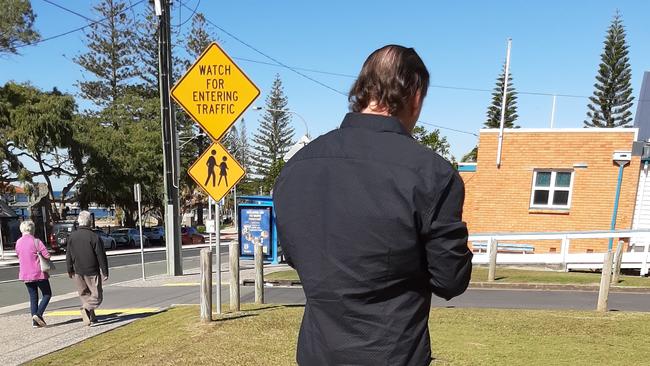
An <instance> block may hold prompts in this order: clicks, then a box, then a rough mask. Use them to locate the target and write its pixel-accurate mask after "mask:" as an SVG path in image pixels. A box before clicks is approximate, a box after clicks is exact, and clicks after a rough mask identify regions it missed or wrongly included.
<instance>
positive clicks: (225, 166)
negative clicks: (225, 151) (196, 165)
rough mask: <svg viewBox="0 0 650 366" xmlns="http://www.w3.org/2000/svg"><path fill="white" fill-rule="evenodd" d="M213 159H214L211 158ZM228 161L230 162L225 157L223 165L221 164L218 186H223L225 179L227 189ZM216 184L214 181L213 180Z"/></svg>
mask: <svg viewBox="0 0 650 366" xmlns="http://www.w3.org/2000/svg"><path fill="white" fill-rule="evenodd" d="M210 158H212V157H210ZM226 160H228V158H227V157H225V156H224V157H223V159H222V161H221V164H219V170H220V171H219V183H217V185H221V178H224V179H225V180H226V187H228V172H227V170H228V164H226ZM213 182H214V179H213ZM212 186H214V183H212Z"/></svg>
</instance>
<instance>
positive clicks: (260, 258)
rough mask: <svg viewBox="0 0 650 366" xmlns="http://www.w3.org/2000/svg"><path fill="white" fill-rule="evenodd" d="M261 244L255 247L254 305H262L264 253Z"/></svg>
mask: <svg viewBox="0 0 650 366" xmlns="http://www.w3.org/2000/svg"><path fill="white" fill-rule="evenodd" d="M262 249H263V247H262V245H261V244H259V245H257V244H256V245H255V303H256V304H264V253H263V251H262Z"/></svg>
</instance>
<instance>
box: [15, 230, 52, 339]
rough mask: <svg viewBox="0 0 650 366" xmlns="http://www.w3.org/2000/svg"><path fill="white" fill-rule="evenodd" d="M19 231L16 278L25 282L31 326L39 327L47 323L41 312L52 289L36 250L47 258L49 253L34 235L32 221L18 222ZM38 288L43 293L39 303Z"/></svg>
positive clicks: (43, 310) (48, 299) (45, 306)
mask: <svg viewBox="0 0 650 366" xmlns="http://www.w3.org/2000/svg"><path fill="white" fill-rule="evenodd" d="M20 232H22V233H23V235H22V236H21V237H20V239H18V241H17V242H16V254H18V262H19V263H20V271H19V274H18V279H19V280H21V281H23V282H25V286H27V291H28V292H29V302H30V305H31V312H32V327H34V328H40V327H44V326H46V325H47V324H46V323H45V320H43V313H44V312H45V308H47V304H48V303H49V302H50V298H51V297H52V289H51V288H50V280H49V279H48V278H49V275H48V274H47V273H45V272H42V271H41V265H40V261H39V259H38V254H37V252H40V253H41V255H42V256H43V257H45V258H49V257H50V253H49V252H48V251H47V248H45V245H44V244H43V242H42V241H40V240H39V239H37V238H36V237H35V236H34V223H33V222H32V221H30V220H26V221H23V222H22V223H21V224H20ZM39 289H40V290H41V293H42V294H43V297H42V298H41V302H40V303H39V302H38V290H39Z"/></svg>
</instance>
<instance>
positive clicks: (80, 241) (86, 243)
mask: <svg viewBox="0 0 650 366" xmlns="http://www.w3.org/2000/svg"><path fill="white" fill-rule="evenodd" d="M77 221H78V223H79V229H78V230H77V231H74V232H72V233H71V234H70V236H69V237H68V248H67V253H66V263H67V267H68V276H69V277H70V278H72V279H74V282H75V286H76V288H77V292H78V293H79V298H80V299H81V318H82V319H83V322H84V324H86V325H94V324H95V323H97V317H96V316H95V309H96V308H97V307H99V305H101V303H102V300H103V289H102V282H103V281H106V280H108V260H107V258H106V252H105V251H104V245H103V243H102V242H101V240H100V239H99V237H98V236H97V234H95V233H94V232H93V231H92V230H90V226H91V225H92V219H91V216H90V212H88V211H81V212H80V213H79V217H78V219H77Z"/></svg>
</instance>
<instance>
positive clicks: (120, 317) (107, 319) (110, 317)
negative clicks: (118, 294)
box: [95, 309, 167, 327]
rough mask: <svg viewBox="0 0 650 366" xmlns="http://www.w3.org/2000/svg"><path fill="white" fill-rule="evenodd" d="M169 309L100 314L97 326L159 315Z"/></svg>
mask: <svg viewBox="0 0 650 366" xmlns="http://www.w3.org/2000/svg"><path fill="white" fill-rule="evenodd" d="M166 311H167V310H166V309H165V310H162V311H150V312H146V313H138V314H122V313H120V312H116V313H111V314H107V315H100V316H97V325H95V326H96V327H101V326H103V325H109V324H115V323H122V322H126V321H130V320H137V319H143V318H147V317H150V316H152V315H157V314H162V313H164V312H166Z"/></svg>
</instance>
